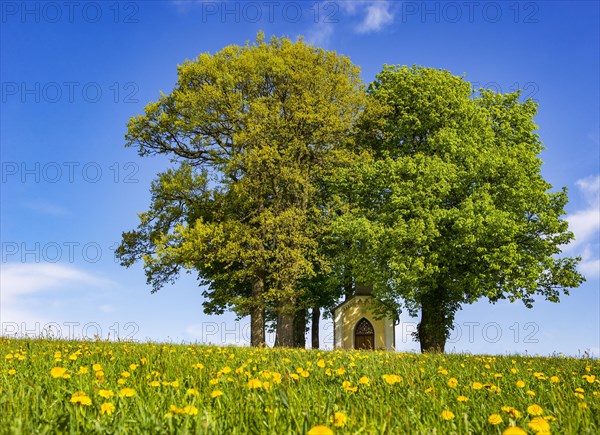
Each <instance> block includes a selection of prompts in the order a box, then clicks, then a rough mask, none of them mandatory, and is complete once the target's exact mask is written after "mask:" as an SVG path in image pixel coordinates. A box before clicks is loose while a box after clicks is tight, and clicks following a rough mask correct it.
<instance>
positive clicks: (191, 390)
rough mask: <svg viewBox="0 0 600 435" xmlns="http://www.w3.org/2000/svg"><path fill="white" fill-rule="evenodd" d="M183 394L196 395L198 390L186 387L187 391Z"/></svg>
mask: <svg viewBox="0 0 600 435" xmlns="http://www.w3.org/2000/svg"><path fill="white" fill-rule="evenodd" d="M185 394H186V395H187V396H198V395H199V394H200V392H199V391H198V390H196V389H195V388H188V389H187V391H186V392H185Z"/></svg>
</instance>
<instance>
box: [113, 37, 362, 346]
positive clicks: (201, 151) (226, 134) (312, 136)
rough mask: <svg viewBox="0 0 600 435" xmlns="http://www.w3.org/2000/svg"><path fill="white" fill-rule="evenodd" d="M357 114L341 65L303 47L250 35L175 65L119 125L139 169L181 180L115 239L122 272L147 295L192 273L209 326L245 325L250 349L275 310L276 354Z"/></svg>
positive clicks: (157, 190) (353, 85) (355, 85)
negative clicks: (138, 273) (220, 320)
mask: <svg viewBox="0 0 600 435" xmlns="http://www.w3.org/2000/svg"><path fill="white" fill-rule="evenodd" d="M364 100H365V95H364V86H363V84H362V82H361V80H360V78H359V70H358V68H357V67H356V66H354V65H353V64H352V63H351V62H350V60H349V59H348V58H345V57H343V56H339V55H337V54H336V53H335V52H328V51H324V50H322V49H319V48H315V47H312V46H310V45H307V44H305V43H304V42H303V41H302V40H299V41H297V42H292V41H290V40H289V39H286V38H272V39H271V40H270V41H268V42H265V41H264V38H263V35H262V34H259V36H258V38H257V40H256V42H255V43H253V44H250V43H246V45H244V46H236V45H232V46H228V47H225V48H224V49H223V50H221V51H219V52H217V53H215V54H208V53H205V54H201V55H200V56H199V57H198V58H197V59H195V60H193V61H186V62H185V63H184V64H183V65H181V66H179V68H178V81H177V84H176V86H175V89H174V90H173V91H172V92H171V93H170V94H168V95H164V94H163V95H161V97H160V98H159V100H158V101H157V102H153V103H149V104H148V105H147V106H146V108H145V113H144V114H143V115H139V116H136V117H134V118H132V119H131V120H130V122H129V125H128V133H127V141H128V142H127V144H128V145H129V146H137V148H138V152H139V154H140V155H141V156H147V155H154V154H165V155H168V156H170V157H171V158H172V159H173V161H174V162H176V163H177V164H178V165H179V166H178V167H177V168H175V169H172V170H169V171H167V172H165V173H164V174H160V175H159V177H158V179H157V180H156V181H155V182H154V183H153V186H152V204H151V207H150V210H149V211H148V212H147V213H143V214H141V215H140V221H141V222H140V225H139V227H138V229H137V230H134V231H131V232H128V233H125V234H124V236H123V243H122V244H121V247H120V249H119V250H118V253H119V255H120V257H121V259H122V261H123V263H124V264H125V265H131V264H132V263H133V262H135V261H138V260H143V261H144V266H145V270H146V275H147V278H148V282H149V283H151V284H152V285H153V290H154V291H156V290H158V289H159V288H160V287H161V286H162V285H163V284H165V283H166V282H169V281H172V280H173V279H175V278H176V277H177V276H178V274H179V272H180V270H181V269H187V270H191V271H196V272H197V273H198V276H199V278H200V279H201V283H202V284H205V285H208V290H207V291H206V292H205V296H206V297H207V302H206V304H205V309H206V310H207V311H208V312H221V311H222V310H223V309H225V308H229V307H232V308H233V309H235V310H236V312H237V313H238V314H239V315H246V314H251V315H252V317H253V321H252V343H253V344H256V345H260V344H263V343H264V321H265V317H264V316H265V311H264V310H265V309H266V308H270V309H273V310H275V312H276V313H277V316H278V318H279V321H278V322H277V328H278V339H279V342H280V344H282V345H291V344H293V343H292V341H293V338H292V324H293V316H294V312H293V310H295V309H297V308H298V305H299V304H301V303H302V300H303V296H304V295H303V294H302V291H301V290H302V287H301V286H298V285H297V282H298V281H300V280H307V279H310V278H311V277H314V276H315V270H316V269H319V270H321V271H327V270H328V268H329V265H328V260H327V258H325V257H324V256H323V255H322V251H321V250H320V249H319V242H318V241H319V240H320V238H321V237H322V234H323V231H324V230H325V229H326V228H327V224H326V220H327V216H326V213H325V207H324V205H323V203H322V199H323V198H322V195H321V193H320V191H319V188H318V186H319V179H320V178H322V177H323V175H324V174H326V173H327V172H330V171H331V170H332V169H333V168H334V167H335V164H336V162H337V161H338V160H339V157H338V156H339V155H340V152H341V151H342V150H343V149H344V148H346V146H347V145H346V143H347V142H348V141H350V140H351V138H352V136H351V132H352V129H353V126H354V125H355V123H356V119H357V117H358V116H359V113H360V111H361V109H362V106H363V104H364Z"/></svg>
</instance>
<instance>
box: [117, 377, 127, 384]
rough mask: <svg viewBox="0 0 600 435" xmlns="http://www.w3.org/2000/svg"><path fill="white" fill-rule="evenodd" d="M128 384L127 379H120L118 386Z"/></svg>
mask: <svg viewBox="0 0 600 435" xmlns="http://www.w3.org/2000/svg"><path fill="white" fill-rule="evenodd" d="M126 382H127V379H123V378H120V379H119V380H118V381H117V384H119V385H123V384H125V383H126Z"/></svg>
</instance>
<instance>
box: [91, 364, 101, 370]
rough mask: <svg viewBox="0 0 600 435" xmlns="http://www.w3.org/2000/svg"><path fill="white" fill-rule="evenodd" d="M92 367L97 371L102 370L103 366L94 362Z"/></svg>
mask: <svg viewBox="0 0 600 435" xmlns="http://www.w3.org/2000/svg"><path fill="white" fill-rule="evenodd" d="M92 369H94V371H95V372H100V371H102V366H101V365H100V364H94V365H93V366H92Z"/></svg>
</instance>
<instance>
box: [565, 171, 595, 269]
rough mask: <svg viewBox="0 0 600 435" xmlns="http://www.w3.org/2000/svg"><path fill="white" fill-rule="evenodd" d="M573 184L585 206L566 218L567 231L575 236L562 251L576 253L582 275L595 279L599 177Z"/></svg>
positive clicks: (587, 178) (591, 177)
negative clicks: (567, 223) (580, 260)
mask: <svg viewBox="0 0 600 435" xmlns="http://www.w3.org/2000/svg"><path fill="white" fill-rule="evenodd" d="M575 184H576V186H577V187H578V190H579V192H580V193H581V194H582V196H583V198H584V202H585V205H584V207H583V208H582V209H580V210H577V211H575V212H574V213H571V214H569V215H568V216H567V221H568V222H569V229H570V230H571V231H573V233H574V234H575V240H574V241H573V242H571V243H570V244H569V245H568V246H567V247H565V249H564V250H565V251H570V252H576V253H577V255H580V256H581V258H582V262H581V265H580V269H581V271H582V273H584V274H585V275H586V276H587V277H597V276H598V275H599V274H600V259H599V258H598V249H599V239H598V236H599V234H600V175H593V176H590V177H586V178H582V179H580V180H578V181H577V182H576V183H575Z"/></svg>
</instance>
